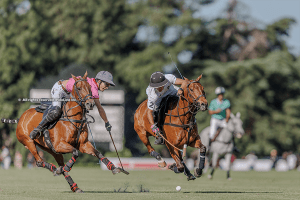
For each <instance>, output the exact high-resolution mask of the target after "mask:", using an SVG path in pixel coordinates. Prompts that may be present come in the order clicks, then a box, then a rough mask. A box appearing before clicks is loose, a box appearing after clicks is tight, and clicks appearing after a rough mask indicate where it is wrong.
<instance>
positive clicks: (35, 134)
mask: <svg viewBox="0 0 300 200" xmlns="http://www.w3.org/2000/svg"><path fill="white" fill-rule="evenodd" d="M38 134H39V137H40V136H41V135H42V130H41V129H40V128H38V127H36V128H34V129H33V131H31V133H30V135H29V137H30V138H31V139H32V140H34V139H36V138H37V135H38Z"/></svg>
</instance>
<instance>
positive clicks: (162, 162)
mask: <svg viewBox="0 0 300 200" xmlns="http://www.w3.org/2000/svg"><path fill="white" fill-rule="evenodd" d="M166 166H167V163H166V161H164V160H163V161H158V167H160V168H164V167H166Z"/></svg>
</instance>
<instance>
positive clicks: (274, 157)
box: [270, 149, 278, 168]
mask: <svg viewBox="0 0 300 200" xmlns="http://www.w3.org/2000/svg"><path fill="white" fill-rule="evenodd" d="M270 159H271V160H272V161H273V166H272V168H275V164H276V162H277V161H278V156H277V150H276V149H273V150H272V151H271V152H270Z"/></svg>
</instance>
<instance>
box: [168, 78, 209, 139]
mask: <svg viewBox="0 0 300 200" xmlns="http://www.w3.org/2000/svg"><path fill="white" fill-rule="evenodd" d="M192 83H197V81H193V82H191V83H189V84H188V85H187V91H188V96H189V97H191V98H192V99H193V103H190V102H189V100H188V99H187V98H186V97H185V96H182V98H183V100H185V101H187V102H188V106H185V107H182V108H181V107H180V106H179V101H177V113H178V114H177V115H172V110H171V113H170V114H169V113H165V114H166V115H167V116H170V123H165V124H164V125H169V126H175V127H181V128H183V129H184V130H187V129H189V130H188V143H189V138H190V137H189V136H190V132H191V131H192V129H193V127H194V125H195V124H196V122H195V115H196V114H197V113H198V112H199V106H198V102H197V101H198V100H199V98H200V97H203V96H204V97H205V95H203V94H201V95H199V96H198V97H197V98H194V97H193V95H191V91H190V89H189V85H190V84H192ZM179 108H180V109H183V110H184V109H186V108H188V111H185V112H184V113H183V114H179ZM193 108H194V109H193ZM188 113H191V114H192V117H191V119H190V120H189V123H188V124H184V122H183V121H182V120H181V118H180V117H181V116H186V115H187V114H188ZM172 116H173V117H179V120H180V122H181V125H178V124H173V123H171V117H172Z"/></svg>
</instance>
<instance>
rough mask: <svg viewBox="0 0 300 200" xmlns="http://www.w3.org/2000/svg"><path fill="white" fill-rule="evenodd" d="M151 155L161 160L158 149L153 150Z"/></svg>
mask: <svg viewBox="0 0 300 200" xmlns="http://www.w3.org/2000/svg"><path fill="white" fill-rule="evenodd" d="M150 156H152V157H154V158H156V160H161V156H160V154H159V153H157V152H156V151H151V153H150Z"/></svg>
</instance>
